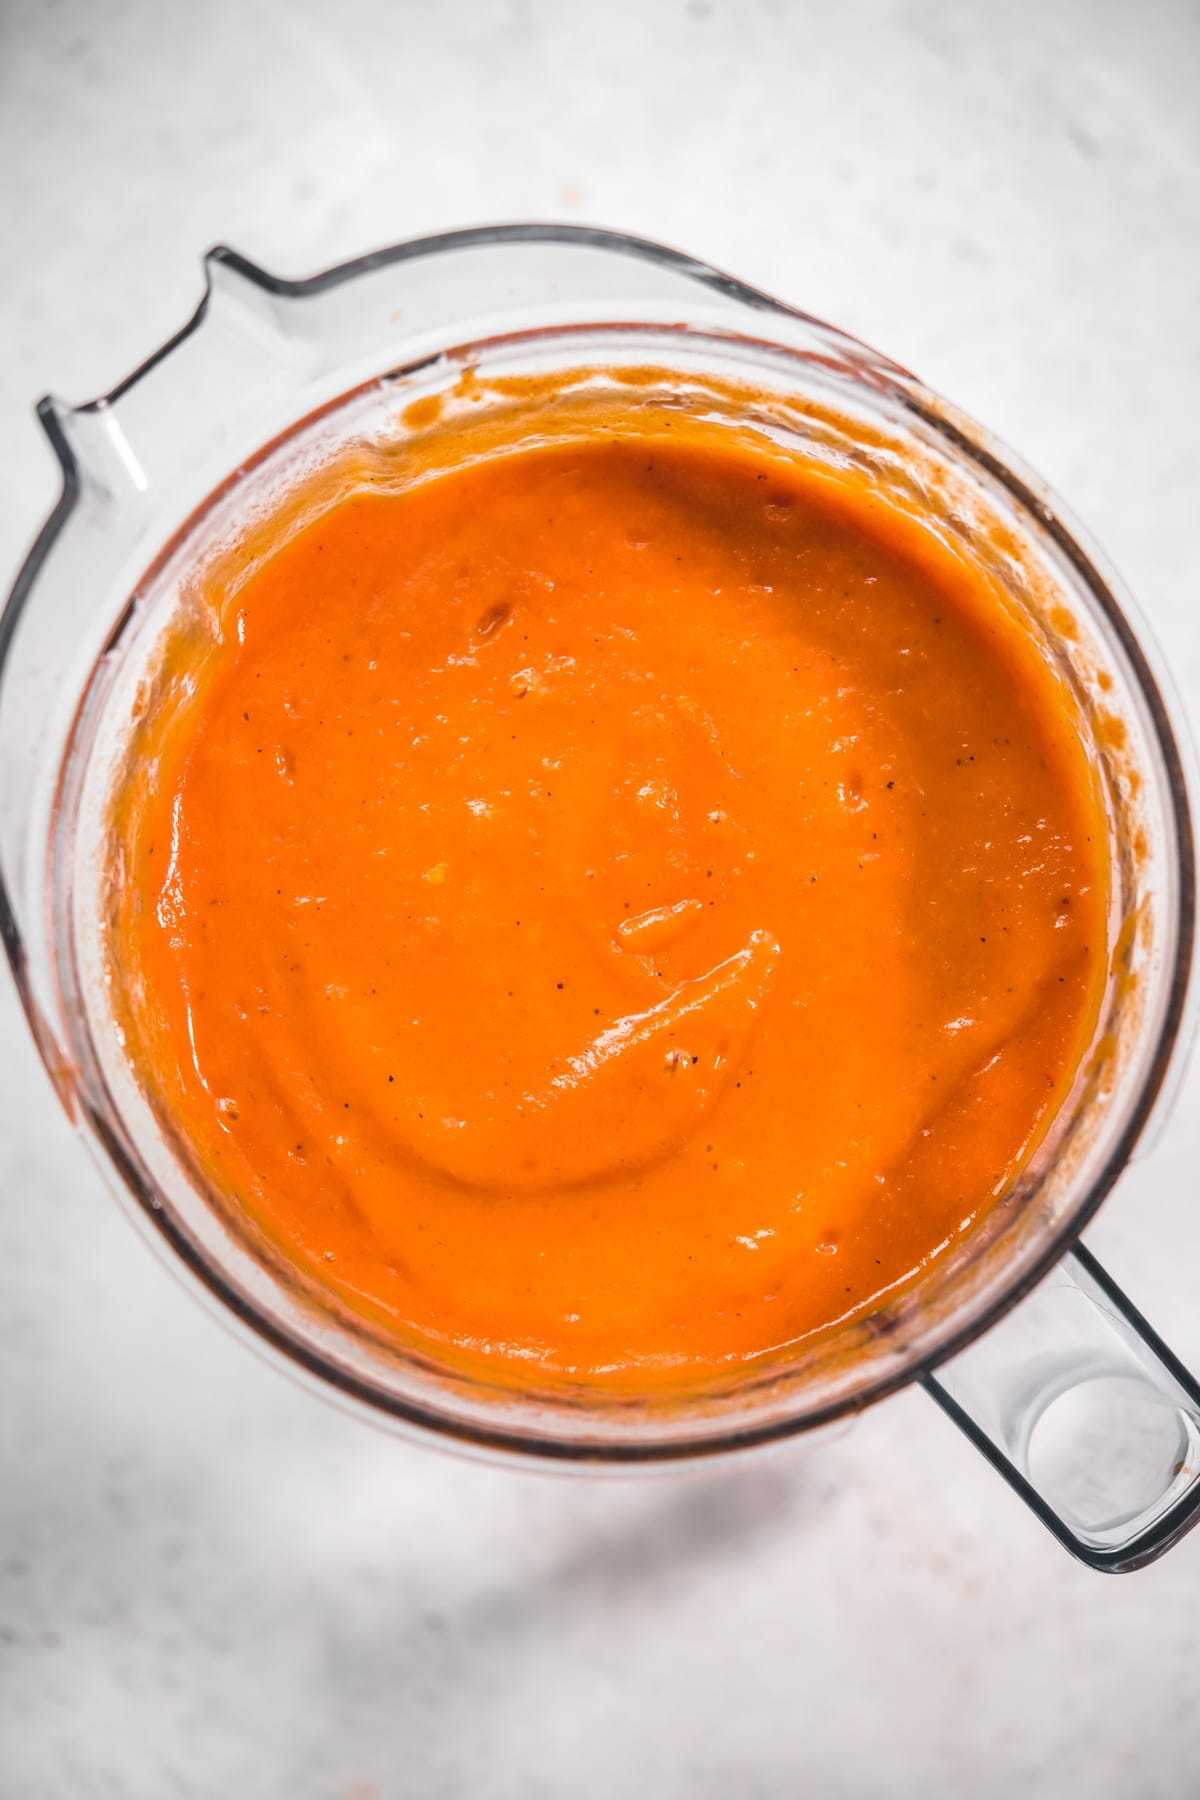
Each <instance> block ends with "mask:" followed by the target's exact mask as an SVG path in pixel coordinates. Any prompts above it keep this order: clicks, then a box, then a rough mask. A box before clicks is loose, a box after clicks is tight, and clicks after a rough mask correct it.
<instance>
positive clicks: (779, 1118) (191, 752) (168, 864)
mask: <svg viewBox="0 0 1200 1800" xmlns="http://www.w3.org/2000/svg"><path fill="white" fill-rule="evenodd" d="M537 404H538V400H537V396H536V394H533V393H531V394H530V395H529V396H526V397H525V398H524V399H521V397H517V398H516V399H515V400H514V402H513V405H514V408H515V412H514V419H516V420H518V421H519V420H520V419H521V417H522V406H525V408H526V409H527V410H528V409H529V408H536V406H537ZM427 411H428V414H429V416H428V419H427V420H426V421H425V422H426V423H428V424H429V426H430V429H431V431H432V432H433V434H434V435H435V436H436V434H437V433H438V432H439V431H450V430H452V429H453V427H450V426H446V425H439V424H438V423H437V419H436V410H435V409H427ZM422 417H423V419H424V415H422ZM522 428H523V429H527V428H528V419H527V418H526V419H525V421H524V426H523V427H522ZM315 512H316V516H314V517H312V518H311V519H310V520H309V522H308V523H307V524H303V525H302V527H300V528H297V529H295V530H293V531H292V534H291V535H290V537H287V539H286V541H282V542H280V543H279V545H278V547H276V548H275V549H274V550H273V553H272V554H270V555H268V556H266V557H265V558H260V559H259V560H258V561H257V562H255V563H254V566H253V567H252V568H251V567H250V566H249V563H248V564H247V567H248V569H249V572H248V573H245V574H244V575H243V577H242V578H241V579H240V583H239V584H237V591H236V600H235V601H230V602H228V605H227V610H228V607H232V606H235V607H236V617H237V629H236V631H234V630H225V631H224V632H223V633H222V634H221V635H220V642H219V644H218V645H217V647H216V649H215V650H214V649H213V648H212V647H211V646H209V648H208V649H207V651H206V653H205V656H204V657H203V658H202V659H201V658H200V656H199V652H198V651H197V649H196V644H195V641H194V638H190V637H188V636H186V635H184V634H181V635H180V636H179V639H178V641H177V643H176V644H175V645H174V647H173V648H172V649H170V650H169V652H168V656H167V665H168V668H170V667H171V665H172V659H173V662H174V675H175V676H176V677H187V678H188V679H177V680H175V682H174V691H176V692H177V693H179V692H183V691H185V690H187V689H188V688H189V686H190V688H191V689H192V690H194V691H192V692H191V693H190V696H189V698H188V700H187V704H186V705H183V704H180V705H178V706H177V707H175V708H174V710H172V709H170V708H168V709H167V710H166V711H165V712H164V714H163V717H162V718H161V719H160V720H159V721H158V722H157V723H156V725H155V731H156V733H157V736H156V738H155V744H154V754H153V756H152V757H143V758H140V759H135V760H134V761H133V762H132V763H131V771H130V772H128V773H127V774H126V776H125V779H124V787H123V790H122V792H121V793H120V794H119V795H118V798H117V806H116V812H115V820H116V824H117V827H118V829H119V831H120V833H121V835H122V838H123V849H124V867H125V869H126V870H127V872H128V873H127V875H126V878H125V880H124V882H123V884H122V886H121V888H120V891H119V893H118V895H117V900H116V903H115V907H114V911H113V916H112V921H111V924H110V928H109V930H110V942H109V955H110V965H111V968H112V970H113V973H114V983H115V987H116V990H117V1005H118V1009H119V1011H120V1013H121V1016H122V1019H123V1022H124V1024H125V1028H126V1033H127V1040H128V1043H129V1046H130V1053H131V1055H132V1056H133V1059H134V1061H135V1063H136V1065H137V1067H138V1069H139V1072H140V1074H141V1078H142V1080H143V1082H144V1084H145V1086H146V1087H147V1089H148V1091H149V1092H150V1093H151V1095H152V1096H153V1098H154V1100H155V1104H156V1105H157V1106H158V1108H159V1111H160V1113H161V1114H162V1115H163V1116H164V1117H165V1118H166V1119H167V1120H168V1121H169V1122H170V1124H171V1127H172V1129H173V1130H174V1131H175V1132H176V1134H177V1135H178V1136H179V1137H180V1138H181V1139H182V1141H183V1142H184V1143H185V1144H186V1145H187V1147H188V1149H189V1152H190V1154H191V1156H192V1158H193V1159H194V1161H195V1162H196V1163H197V1164H198V1165H199V1166H200V1167H201V1168H202V1169H203V1170H204V1171H205V1172H206V1176H207V1179H208V1180H210V1181H211V1182H212V1183H213V1184H214V1185H215V1186H217V1187H218V1188H219V1189H220V1190H221V1191H222V1192H223V1193H224V1194H226V1195H227V1196H230V1197H231V1198H232V1199H233V1201H234V1202H235V1203H236V1204H238V1205H240V1206H243V1207H244V1208H245V1209H246V1210H247V1212H248V1213H249V1214H250V1215H251V1216H252V1217H253V1218H254V1219H255V1220H256V1221H257V1223H258V1224H259V1225H260V1226H261V1227H262V1228H264V1229H265V1230H266V1231H267V1232H268V1233H269V1234H270V1236H271V1237H272V1239H273V1240H274V1241H275V1242H276V1244H278V1245H279V1246H282V1247H283V1249H284V1250H285V1251H286V1253H287V1254H288V1255H289V1256H291V1257H293V1258H294V1259H295V1260H296V1262H297V1263H298V1264H299V1265H301V1266H302V1267H303V1268H305V1269H306V1270H307V1271H308V1272H309V1274H310V1275H311V1276H313V1277H314V1278H315V1279H316V1280H318V1281H319V1282H320V1283H321V1284H322V1285H323V1286H325V1287H327V1288H329V1289H331V1290H333V1291H334V1292H336V1294H337V1295H338V1296H339V1297H340V1298H341V1299H342V1300H343V1301H346V1302H348V1303H349V1304H351V1305H352V1306H353V1307H355V1308H358V1309H360V1310H361V1311H363V1312H364V1313H366V1314H368V1315H369V1316H370V1317H371V1318H372V1319H373V1320H374V1321H375V1323H376V1324H377V1325H378V1324H381V1323H382V1324H383V1325H384V1326H386V1327H389V1328H392V1329H394V1330H395V1331H396V1332H397V1333H398V1334H400V1336H401V1337H402V1338H404V1339H405V1340H406V1341H409V1342H412V1341H417V1342H423V1343H426V1344H432V1345H440V1346H443V1347H445V1349H446V1350H447V1352H448V1353H452V1354H454V1355H456V1356H460V1357H462V1356H465V1357H466V1358H467V1359H468V1360H470V1359H472V1358H473V1359H475V1360H476V1361H478V1360H479V1359H480V1358H486V1359H487V1360H488V1362H489V1363H490V1364H491V1366H493V1367H502V1368H515V1367H522V1366H523V1367H528V1366H529V1365H530V1364H533V1365H535V1366H536V1367H538V1368H539V1369H540V1370H542V1371H546V1372H551V1373H555V1372H557V1373H569V1374H572V1375H574V1376H576V1377H583V1378H590V1379H594V1380H597V1381H599V1380H608V1381H631V1380H632V1381H646V1380H659V1379H662V1378H663V1376H664V1375H665V1374H666V1373H667V1372H669V1371H675V1372H679V1371H682V1372H684V1373H686V1374H697V1373H703V1372H704V1371H706V1370H711V1369H714V1368H717V1367H721V1366H728V1365H730V1364H735V1363H737V1362H739V1361H743V1360H748V1359H752V1358H755V1357H759V1356H762V1355H763V1354H764V1353H766V1352H769V1351H772V1350H774V1349H777V1348H778V1347H780V1346H784V1345H787V1344H789V1343H793V1342H796V1341H798V1340H800V1339H803V1338H806V1337H809V1336H811V1335H812V1334H813V1333H815V1332H819V1331H820V1330H822V1329H823V1328H825V1327H827V1326H829V1325H831V1324H832V1323H833V1322H835V1321H837V1320H839V1319H843V1318H845V1317H847V1316H849V1315H853V1314H861V1313H863V1312H866V1311H869V1310H870V1309H871V1308H872V1307H873V1306H874V1305H877V1304H878V1303H879V1300H880V1297H881V1296H882V1295H884V1294H887V1293H889V1292H890V1291H893V1290H895V1288H896V1287H897V1286H898V1285H899V1284H902V1283H904V1282H905V1281H907V1280H909V1279H911V1278H912V1276H913V1275H914V1273H915V1272H916V1271H918V1270H920V1269H921V1268H922V1267H923V1266H925V1265H926V1264H927V1263H928V1262H929V1260H930V1259H931V1258H932V1257H934V1256H936V1255H937V1254H938V1253H939V1251H941V1250H943V1249H944V1248H945V1246H946V1245H947V1244H948V1243H950V1242H953V1241H954V1240H955V1239H957V1238H958V1237H959V1236H960V1235H961V1234H962V1233H963V1232H964V1231H966V1230H968V1229H969V1227H970V1225H971V1223H972V1222H973V1221H974V1220H975V1219H976V1218H977V1217H978V1216H979V1214H980V1213H981V1212H982V1211H983V1210H985V1209H986V1208H988V1207H989V1206H990V1205H991V1204H992V1202H993V1201H994V1199H995V1198H996V1196H997V1195H999V1194H1000V1193H1002V1192H1004V1191H1005V1190H1006V1189H1007V1188H1008V1187H1009V1186H1010V1184H1011V1182H1012V1180H1013V1178H1014V1176H1015V1174H1016V1173H1017V1172H1018V1170H1019V1169H1020V1167H1021V1165H1022V1163H1023V1161H1024V1160H1025V1159H1026V1158H1027V1156H1028V1154H1029V1152H1030V1149H1031V1147H1032V1146H1033V1145H1034V1144H1035V1143H1036V1141H1037V1140H1038V1138H1039V1137H1040V1135H1041V1134H1042V1133H1043V1131H1044V1130H1045V1128H1046V1125H1047V1124H1048V1122H1049V1120H1050V1119H1051V1118H1052V1116H1053V1114H1054V1112H1055V1110H1056V1108H1057V1106H1058V1104H1059V1102H1060V1101H1061V1099H1062V1098H1063V1097H1064V1096H1065V1094H1066V1092H1067V1090H1068V1089H1069V1088H1070V1086H1071V1083H1072V1080H1073V1077H1074V1075H1075V1071H1076V1069H1077V1066H1078V1064H1079V1061H1080V1058H1081V1055H1082V1053H1083V1051H1084V1049H1085V1048H1086V1046H1087V1044H1088V1042H1089V1040H1090V1038H1091V1035H1092V1032H1093V1028H1094V1024H1095V1020H1096V1016H1097V1011H1098V1006H1099V1000H1100V995H1101V992H1102V988H1103V983H1104V978H1105V971H1106V967H1107V942H1106V936H1107V933H1106V917H1107V905H1108V838H1107V831H1106V826H1105V820H1104V816H1103V812H1102V809H1101V805H1100V801H1099V799H1098V789H1097V783H1096V779H1095V776H1094V773H1093V771H1092V768H1091V765H1090V764H1089V761H1088V757H1087V754H1086V752H1085V749H1084V746H1083V743H1082V740H1081V738H1080V734H1079V731H1078V729H1077V726H1076V724H1075V722H1074V718H1073V716H1072V714H1071V711H1070V706H1069V701H1068V698H1067V695H1066V690H1065V688H1064V687H1063V685H1062V683H1061V682H1060V681H1059V679H1058V677H1057V676H1056V675H1055V674H1054V672H1053V671H1052V669H1051V668H1050V666H1049V664H1048V663H1047V662H1046V661H1045V660H1044V658H1043V657H1042V655H1041V654H1040V652H1039V650H1038V649H1037V647H1036V646H1035V645H1034V643H1033V642H1032V640H1031V639H1030V638H1029V637H1028V636H1027V635H1026V634H1025V633H1024V632H1023V631H1022V629H1021V628H1020V626H1019V624H1018V623H1017V622H1016V620H1015V619H1014V618H1013V616H1012V615H1011V613H1010V612H1009V611H1007V610H1006V609H1005V608H1004V607H1003V606H1002V605H1001V603H1000V601H999V599H998V598H997V595H996V593H995V591H994V590H993V589H992V588H991V587H990V585H989V583H988V580H987V579H986V578H985V577H984V576H983V575H982V574H980V573H978V572H976V571H973V570H971V569H970V568H968V566H967V565H966V564H965V562H964V561H963V560H962V559H961V558H959V557H956V556H955V555H954V554H953V553H952V552H951V551H950V550H949V549H947V548H946V547H945V546H943V545H942V544H941V543H940V542H939V541H938V539H937V538H936V536H935V535H934V533H933V532H931V531H928V530H924V529H922V528H921V526H920V524H919V523H915V522H914V521H912V520H911V519H905V518H903V517H901V516H900V515H899V514H898V513H895V512H892V511H890V510H889V508H888V507H887V506H885V505H882V504H880V503H879V502H878V498H877V496H875V495H873V494H872V492H871V491H870V489H869V488H868V486H867V485H866V482H865V480H864V478H862V477H861V476H860V475H856V474H855V473H854V472H853V471H851V470H849V469H846V470H842V471H837V470H833V469H831V468H828V467H827V468H825V470H824V471H823V472H821V473H817V472H814V471H812V470H810V469H808V468H806V467H805V466H804V465H802V464H801V463H799V462H798V461H790V460H788V459H786V458H783V457H781V456H779V455H777V454H775V455H768V454H766V452H765V450H764V448H763V446H762V445H761V444H758V443H756V442H752V441H750V440H748V439H747V440H744V441H739V440H737V439H736V438H735V437H730V435H729V434H728V433H726V434H725V437H724V438H723V439H722V440H721V441H718V438H717V436H715V435H714V434H713V433H707V434H706V433H705V432H704V431H703V430H701V429H699V428H697V429H695V430H692V429H690V428H689V426H688V425H687V422H686V421H685V420H684V419H682V418H680V419H676V420H673V421H672V422H671V429H670V430H669V431H667V430H665V429H664V430H661V431H659V432H657V433H656V434H654V435H642V434H639V432H638V431H637V429H636V428H634V427H631V426H630V425H629V422H628V420H623V416H622V414H621V412H620V409H619V407H618V408H617V409H616V410H615V411H612V412H611V413H610V415H607V416H606V417H605V418H604V419H603V421H602V422H601V423H598V424H596V426H595V428H594V429H592V430H590V431H589V432H588V433H586V434H580V435H578V436H575V437H572V438H570V440H569V441H566V440H564V441H548V442H545V443H542V444H540V445H530V444H528V443H525V444H522V443H521V442H520V430H519V429H518V427H517V424H514V425H513V427H512V430H511V441H510V443H509V445H508V448H507V453H506V451H505V444H504V441H503V433H500V434H499V435H498V436H497V437H496V439H495V441H494V442H493V443H492V445H491V449H490V452H489V454H487V455H484V456H482V457H480V458H479V459H478V460H475V461H473V462H469V463H465V464H463V465H461V466H455V465H454V462H453V456H452V455H451V456H450V458H449V461H448V464H447V466H444V467H442V468H441V469H440V470H434V471H433V472H432V473H430V474H428V475H427V477H426V478H424V479H422V480H420V481H415V482H413V483H412V484H410V485H405V483H404V482H402V481H395V480H393V481H389V482H375V481H373V480H372V479H371V478H369V477H364V478H363V479H361V480H356V481H349V482H347V483H344V484H343V487H342V489H341V490H340V497H338V498H337V499H336V502H335V503H333V504H330V505H328V506H327V507H326V508H325V510H323V511H322V510H321V509H320V508H319V507H318V508H316V509H315ZM243 554H244V555H245V556H246V557H247V558H249V551H248V550H245V551H244V552H243ZM236 560H237V558H236V555H234V557H233V564H234V565H236ZM231 566H232V565H231ZM226 574H228V567H227V569H226ZM214 580H215V577H214ZM213 605H214V608H216V609H217V610H219V606H218V602H217V601H216V600H214V602H213ZM168 685H169V684H168Z"/></svg>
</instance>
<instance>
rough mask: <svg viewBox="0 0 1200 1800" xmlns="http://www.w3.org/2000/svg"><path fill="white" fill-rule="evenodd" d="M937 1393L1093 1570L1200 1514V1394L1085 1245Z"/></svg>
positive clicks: (966, 1356) (1136, 1555)
mask: <svg viewBox="0 0 1200 1800" xmlns="http://www.w3.org/2000/svg"><path fill="white" fill-rule="evenodd" d="M922 1382H923V1385H924V1387H925V1389H926V1391H927V1392H928V1393H929V1394H930V1395H931V1396H932V1397H933V1399H934V1400H936V1401H937V1403H938V1405H939V1406H940V1407H941V1408H942V1410H943V1411H944V1412H946V1413H948V1414H949V1416H950V1418H952V1419H953V1420H954V1422H955V1424H956V1425H958V1426H959V1427H960V1429H961V1430H962V1431H964V1432H965V1433H966V1435H967V1436H968V1437H969V1438H970V1439H971V1442H972V1443H973V1444H974V1445H975V1447H976V1448H977V1449H978V1450H980V1451H982V1453H983V1455H984V1456H986V1457H987V1459H988V1461H989V1462H990V1463H991V1464H992V1466H993V1468H995V1469H998V1470H999V1472H1000V1474H1001V1475H1003V1476H1004V1479H1005V1480H1006V1481H1007V1482H1008V1483H1009V1484H1010V1486H1011V1487H1013V1488H1015V1490H1016V1492H1017V1493H1018V1494H1020V1496H1021V1498H1022V1499H1023V1500H1024V1501H1025V1502H1026V1504H1027V1505H1028V1506H1030V1507H1031V1508H1032V1509H1033V1511H1034V1512H1035V1513H1036V1514H1037V1516H1038V1517H1039V1518H1040V1519H1041V1521H1042V1523H1043V1524H1044V1525H1046V1526H1047V1527H1048V1528H1049V1530H1051V1531H1052V1532H1053V1533H1054V1535H1055V1537H1056V1538H1057V1539H1058V1540H1059V1542H1060V1543H1061V1544H1063V1545H1065V1547H1066V1548H1067V1549H1068V1550H1070V1551H1071V1553H1072V1554H1073V1555H1074V1556H1077V1557H1078V1558H1079V1559H1080V1561H1082V1562H1085V1563H1087V1564H1088V1566H1089V1567H1090V1568H1093V1569H1099V1570H1103V1571H1106V1572H1108V1573H1112V1574H1121V1573H1124V1572H1126V1571H1128V1570H1131V1569H1139V1568H1142V1567H1144V1565H1145V1564H1147V1563H1150V1562H1153V1561H1154V1560H1155V1559H1156V1558H1157V1557H1159V1556H1161V1555H1162V1554H1163V1552H1164V1551H1165V1550H1169V1549H1170V1548H1171V1546H1172V1544H1174V1543H1176V1542H1177V1541H1178V1539H1179V1538H1181V1537H1182V1536H1183V1534H1184V1533H1185V1532H1186V1531H1188V1530H1190V1528H1191V1527H1192V1526H1193V1525H1195V1524H1196V1522H1197V1520H1198V1519H1200V1386H1198V1385H1197V1383H1196V1381H1195V1380H1194V1379H1193V1377H1192V1376H1191V1375H1189V1374H1188V1372H1187V1370H1186V1369H1185V1368H1184V1367H1183V1365H1182V1364H1181V1363H1180V1362H1179V1360H1178V1359H1177V1358H1176V1357H1175V1356H1174V1355H1173V1354H1172V1353H1171V1351H1170V1350H1169V1349H1168V1348H1167V1346H1166V1345H1165V1344H1164V1343H1163V1341H1162V1339H1161V1338H1160V1337H1159V1336H1158V1335H1157V1333H1156V1332H1155V1331H1154V1330H1152V1328H1151V1327H1150V1326H1149V1325H1148V1324H1147V1322H1146V1320H1145V1319H1144V1318H1143V1317H1142V1315H1141V1314H1140V1313H1139V1312H1138V1310H1137V1308H1136V1307H1134V1306H1133V1305H1131V1304H1130V1302H1129V1301H1128V1300H1127V1299H1126V1298H1125V1295H1124V1294H1123V1293H1122V1292H1121V1290H1120V1288H1119V1287H1117V1285H1116V1283H1115V1282H1114V1281H1113V1280H1112V1279H1111V1278H1110V1277H1109V1276H1108V1275H1107V1274H1106V1273H1105V1271H1104V1270H1103V1269H1102V1268H1101V1266H1100V1264H1099V1263H1098V1262H1097V1261H1096V1259H1095V1257H1094V1256H1092V1255H1091V1254H1090V1253H1089V1252H1088V1251H1087V1250H1085V1249H1084V1248H1083V1246H1082V1245H1077V1246H1076V1247H1075V1249H1074V1250H1073V1251H1071V1252H1070V1253H1069V1254H1068V1255H1066V1256H1065V1257H1064V1258H1063V1260H1062V1261H1061V1262H1060V1263H1059V1264H1058V1266H1057V1268H1056V1269H1055V1270H1054V1271H1053V1272H1052V1273H1051V1274H1050V1275H1049V1276H1048V1277H1047V1278H1046V1280H1045V1281H1043V1282H1042V1283H1041V1285H1040V1286H1039V1287H1037V1288H1035V1289H1034V1291H1033V1293H1032V1294H1030V1295H1029V1296H1028V1297H1027V1298H1026V1299H1025V1300H1023V1301H1022V1302H1021V1303H1020V1304H1019V1305H1018V1306H1016V1307H1015V1308H1014V1309H1013V1310H1012V1311H1011V1312H1010V1313H1008V1314H1007V1315H1006V1316H1005V1317H1004V1318H1003V1319H1001V1320H1000V1322H999V1323H998V1324H997V1325H995V1326H993V1327H992V1329H991V1330H990V1331H988V1332H986V1333H985V1334H984V1335H983V1337H981V1338H980V1339H979V1340H978V1341H977V1342H976V1343H974V1344H972V1345H970V1346H969V1347H968V1348H967V1349H966V1350H964V1351H961V1352H960V1353H959V1354H958V1355H957V1356H954V1357H951V1358H950V1359H949V1360H948V1361H947V1362H945V1363H943V1364H942V1365H941V1367H940V1368H938V1369H937V1370H935V1371H930V1372H929V1373H927V1374H925V1375H924V1376H923V1377H922Z"/></svg>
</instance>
